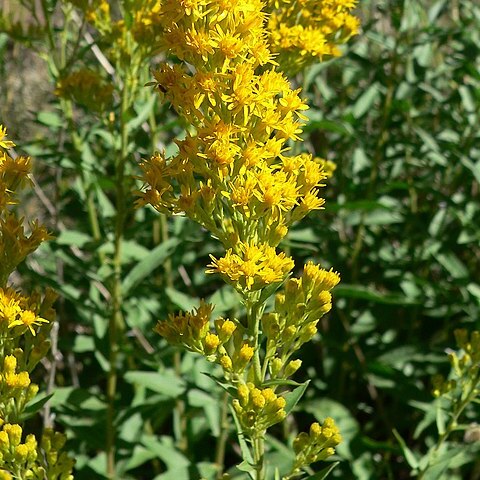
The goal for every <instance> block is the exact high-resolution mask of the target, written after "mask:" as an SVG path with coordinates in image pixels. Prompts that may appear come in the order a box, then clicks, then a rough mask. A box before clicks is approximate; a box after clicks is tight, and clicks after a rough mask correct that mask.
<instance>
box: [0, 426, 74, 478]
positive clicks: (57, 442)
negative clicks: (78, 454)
mask: <svg viewBox="0 0 480 480" xmlns="http://www.w3.org/2000/svg"><path fill="white" fill-rule="evenodd" d="M0 423H1V425H2V430H1V431H0V457H1V461H0V464H1V470H0V480H13V478H25V479H27V478H28V479H32V480H41V479H45V478H48V480H73V475H71V471H72V468H73V463H74V462H73V460H71V459H69V458H68V457H67V455H66V454H65V453H63V452H62V453H60V452H59V450H60V449H61V448H63V446H64V445H65V436H64V435H62V434H60V433H55V432H53V431H52V430H50V429H46V430H45V431H44V433H43V436H42V445H41V447H42V448H41V449H40V448H39V446H38V444H37V440H36V439H35V436H34V435H32V434H30V435H27V436H26V437H25V441H24V442H23V443H22V434H23V430H22V427H21V426H20V425H18V424H10V423H4V422H3V421H1V422H0Z"/></svg>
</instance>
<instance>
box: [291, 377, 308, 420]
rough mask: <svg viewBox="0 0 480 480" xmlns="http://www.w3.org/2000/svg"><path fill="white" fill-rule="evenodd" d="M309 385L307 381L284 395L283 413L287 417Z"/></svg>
mask: <svg viewBox="0 0 480 480" xmlns="http://www.w3.org/2000/svg"><path fill="white" fill-rule="evenodd" d="M309 383H310V380H307V381H306V382H305V383H302V384H301V385H300V386H298V387H297V388H296V389H295V390H292V391H291V392H288V393H287V394H286V395H285V402H286V404H285V412H286V414H287V415H288V414H289V413H290V412H291V411H292V410H293V409H294V407H295V405H296V404H297V403H298V402H299V401H300V399H301V398H302V396H303V394H304V393H305V390H306V389H307V387H308V384H309Z"/></svg>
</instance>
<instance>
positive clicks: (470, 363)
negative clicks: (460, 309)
mask: <svg viewBox="0 0 480 480" xmlns="http://www.w3.org/2000/svg"><path fill="white" fill-rule="evenodd" d="M454 334H455V340H456V343H457V347H458V348H459V349H460V350H459V351H458V352H455V351H451V352H450V353H449V355H448V359H449V361H450V365H451V374H450V378H448V379H445V378H444V377H443V376H442V375H435V376H434V377H433V379H432V383H433V395H434V396H435V397H440V396H441V395H449V394H451V393H452V392H454V391H455V390H456V389H458V391H459V392H460V394H461V395H462V397H466V396H467V395H466V393H465V392H469V391H470V392H473V393H474V394H477V395H478V393H479V390H478V383H479V376H478V368H479V364H480V331H478V330H474V331H473V332H472V333H471V334H469V333H468V331H467V330H466V329H465V328H457V329H456V330H455V331H454ZM450 396H452V395H450Z"/></svg>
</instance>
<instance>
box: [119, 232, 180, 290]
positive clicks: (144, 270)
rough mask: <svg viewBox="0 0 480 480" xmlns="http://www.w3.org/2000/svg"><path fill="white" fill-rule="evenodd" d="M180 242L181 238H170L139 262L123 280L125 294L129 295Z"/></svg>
mask: <svg viewBox="0 0 480 480" xmlns="http://www.w3.org/2000/svg"><path fill="white" fill-rule="evenodd" d="M179 244H180V239H179V238H170V239H168V240H167V241H166V242H163V243H161V244H160V245H158V246H157V247H155V248H154V249H153V250H152V251H151V252H150V253H149V254H148V255H147V256H146V257H145V258H144V259H143V260H141V261H140V262H139V263H137V264H136V265H135V266H134V267H133V268H132V269H131V270H130V272H129V273H128V274H127V275H126V277H125V278H124V280H123V282H122V291H123V294H124V295H127V294H128V292H130V290H131V289H132V288H133V287H135V286H136V285H138V284H139V283H140V282H141V281H142V280H143V279H144V278H146V277H147V276H148V275H150V274H151V273H152V272H153V271H154V270H155V269H156V268H157V267H158V266H159V265H161V264H162V263H163V262H164V261H165V260H166V259H167V258H168V257H169V256H170V255H171V254H172V253H173V251H174V250H175V248H176V247H177V246H178V245H179Z"/></svg>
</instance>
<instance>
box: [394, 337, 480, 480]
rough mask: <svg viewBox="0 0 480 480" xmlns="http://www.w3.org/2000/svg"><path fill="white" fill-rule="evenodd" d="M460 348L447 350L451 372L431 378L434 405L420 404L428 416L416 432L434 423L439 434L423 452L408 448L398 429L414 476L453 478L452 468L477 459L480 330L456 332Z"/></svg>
mask: <svg viewBox="0 0 480 480" xmlns="http://www.w3.org/2000/svg"><path fill="white" fill-rule="evenodd" d="M454 334H455V339H456V344H457V350H452V349H447V353H448V360H449V363H450V372H449V374H448V376H446V377H445V376H443V375H441V374H437V375H435V376H434V377H433V379H432V384H433V389H432V394H433V396H434V397H435V401H434V402H433V404H426V405H421V407H422V409H423V410H425V418H424V420H423V421H422V422H421V423H420V424H419V425H418V427H417V430H416V432H415V434H416V436H417V437H418V436H419V435H420V434H421V433H422V432H423V431H424V430H425V429H426V428H427V427H428V426H429V425H430V424H432V423H435V425H436V435H435V436H434V437H433V438H431V439H430V442H429V443H428V447H429V449H428V451H427V453H425V454H424V455H419V453H418V452H416V451H414V450H412V449H411V448H409V447H408V445H407V444H406V443H405V441H404V440H403V439H402V438H401V437H400V435H399V434H398V432H395V435H396V437H397V440H398V441H399V442H400V445H401V447H402V450H403V453H404V455H405V459H406V460H407V462H408V464H409V466H410V467H411V469H412V475H415V476H416V478H418V479H419V480H442V479H447V478H452V468H458V467H460V466H462V465H465V464H468V463H469V462H471V461H472V460H473V459H474V458H478V451H479V446H478V440H479V438H480V427H479V425H478V423H477V421H476V420H477V416H476V415H475V406H476V404H477V405H478V403H479V400H480V372H479V370H480V332H479V331H478V330H474V331H473V332H471V333H469V332H468V330H467V329H465V328H459V329H456V330H455V331H454Z"/></svg>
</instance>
